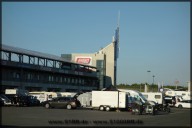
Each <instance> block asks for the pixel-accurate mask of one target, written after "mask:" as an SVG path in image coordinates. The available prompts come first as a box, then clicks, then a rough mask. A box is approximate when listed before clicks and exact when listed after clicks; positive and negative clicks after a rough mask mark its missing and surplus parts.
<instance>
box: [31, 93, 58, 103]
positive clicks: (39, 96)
mask: <svg viewBox="0 0 192 128" xmlns="http://www.w3.org/2000/svg"><path fill="white" fill-rule="evenodd" d="M29 95H32V96H35V97H37V99H38V100H39V101H40V103H42V102H44V101H47V100H51V99H52V98H54V97H60V96H61V94H59V93H57V92H46V91H35V92H29Z"/></svg>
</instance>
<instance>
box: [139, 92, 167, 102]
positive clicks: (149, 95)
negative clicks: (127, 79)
mask: <svg viewBox="0 0 192 128" xmlns="http://www.w3.org/2000/svg"><path fill="white" fill-rule="evenodd" d="M142 94H143V96H144V97H145V98H146V99H147V100H148V101H154V102H156V103H158V104H163V94H162V93H160V92H142Z"/></svg>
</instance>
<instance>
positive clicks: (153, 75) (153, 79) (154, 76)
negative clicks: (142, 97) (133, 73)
mask: <svg viewBox="0 0 192 128" xmlns="http://www.w3.org/2000/svg"><path fill="white" fill-rule="evenodd" d="M152 77H153V85H152V90H154V77H155V75H153V76H152Z"/></svg>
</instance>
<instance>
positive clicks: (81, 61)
mask: <svg viewBox="0 0 192 128" xmlns="http://www.w3.org/2000/svg"><path fill="white" fill-rule="evenodd" d="M76 62H77V63H80V64H90V62H91V58H77V59H76Z"/></svg>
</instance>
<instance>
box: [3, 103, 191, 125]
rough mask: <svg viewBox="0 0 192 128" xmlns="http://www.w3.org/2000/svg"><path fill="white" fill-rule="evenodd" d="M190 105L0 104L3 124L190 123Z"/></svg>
mask: <svg viewBox="0 0 192 128" xmlns="http://www.w3.org/2000/svg"><path fill="white" fill-rule="evenodd" d="M190 121H191V109H179V108H171V112H170V113H166V112H159V113H158V115H132V114H131V112H127V111H121V112H116V111H110V112H106V111H99V110H90V109H74V110H67V109H46V108H44V107H15V106H9V107H2V108H1V125H2V126H13V127H15V126H23V127H26V126H35V127H36V126H40V127H41V126H48V127H55V126H61V127H69V126H74V127H78V126H83V127H86V126H98V127H100V126H110V127H111V126H126V127H128V126H137V127H140V126H141V127H142V126H158V127H161V126H177V127H178V126H179V127H180V126H184V127H185V126H186V127H189V126H191V122H190Z"/></svg>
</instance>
